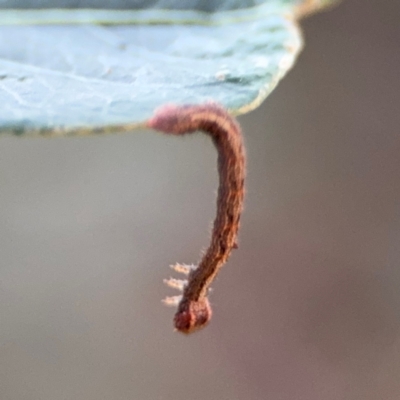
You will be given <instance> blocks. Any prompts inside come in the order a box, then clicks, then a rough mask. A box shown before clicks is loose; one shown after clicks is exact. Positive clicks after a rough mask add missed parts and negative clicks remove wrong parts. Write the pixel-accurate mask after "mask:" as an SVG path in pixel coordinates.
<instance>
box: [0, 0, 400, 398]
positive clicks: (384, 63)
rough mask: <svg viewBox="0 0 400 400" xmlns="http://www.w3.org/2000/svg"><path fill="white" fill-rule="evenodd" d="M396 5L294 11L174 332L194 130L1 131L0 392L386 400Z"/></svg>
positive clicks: (390, 349) (212, 180) (200, 223)
mask: <svg viewBox="0 0 400 400" xmlns="http://www.w3.org/2000/svg"><path fill="white" fill-rule="evenodd" d="M399 16H400V2H398V1H397V0H386V1H384V2H382V1H380V0H369V1H365V0H347V1H344V2H343V3H342V4H341V5H340V6H339V7H337V8H335V9H333V10H332V11H330V12H327V13H323V14H319V15H316V16H314V17H312V18H310V19H307V20H305V21H304V22H303V27H304V33H305V38H306V48H305V50H304V52H303V53H302V55H301V57H300V59H299V61H298V63H297V65H296V66H295V68H294V70H293V71H292V72H291V73H290V74H289V75H288V77H287V78H285V79H284V80H283V82H282V83H281V84H280V85H279V86H278V88H277V89H276V91H275V92H274V93H273V94H272V95H271V97H270V98H269V99H268V100H267V101H266V102H265V103H264V104H263V105H262V106H261V107H260V108H259V109H258V110H256V111H255V112H253V113H251V114H249V115H246V116H244V117H241V118H240V122H241V123H242V126H243V130H244V133H245V138H246V143H247V153H248V180H247V198H246V209H245V212H244V215H243V218H242V229H241V232H240V244H239V249H238V250H236V251H235V253H234V254H233V256H232V257H231V259H230V261H229V262H228V264H227V265H226V266H225V267H224V268H223V270H222V271H221V274H220V275H219V277H218V279H217V281H216V282H215V284H214V285H213V289H214V290H213V292H212V297H211V301H212V305H213V309H214V317H213V320H212V322H211V324H210V325H209V326H208V327H207V328H206V329H205V330H203V331H200V332H198V333H196V334H194V335H192V336H189V337H185V336H182V335H180V334H178V333H175V332H174V331H173V329H172V322H171V320H172V316H173V310H172V309H168V308H165V307H164V306H163V305H162V304H161V299H162V298H163V297H165V296H166V295H172V294H174V293H173V291H172V290H171V289H168V288H167V287H164V285H163V283H162V280H163V279H164V278H168V277H169V276H170V275H171V273H172V271H170V270H169V268H168V265H169V264H172V263H175V262H177V261H179V262H186V263H192V262H196V261H197V260H198V258H199V255H200V252H201V249H203V248H204V247H205V246H206V245H207V243H208V240H209V234H210V228H211V222H212V219H213V217H214V213H215V204H214V203H215V194H216V187H217V175H216V154H215V151H214V149H213V147H212V145H211V143H210V141H209V140H208V139H207V138H206V137H203V136H201V135H195V136H192V137H187V138H184V139H179V138H170V137H163V136H162V135H158V134H156V133H154V132H141V133H133V134H128V135H115V136H104V137H91V138H73V139H31V140H28V139H18V138H11V137H3V138H2V139H1V141H0V187H1V191H0V205H1V207H0V399H1V400H66V399H68V400H69V399H73V400H101V399H107V400H111V399H112V400H187V399H190V400H266V399H268V400H303V399H304V400H361V399H362V400H396V399H399V398H400V380H399V376H400V179H399V175H400V160H399V154H400V135H399V127H400V113H399V111H398V108H399V104H400V95H399V93H400V80H399V71H400V52H399V43H400V25H399V24H398V20H399Z"/></svg>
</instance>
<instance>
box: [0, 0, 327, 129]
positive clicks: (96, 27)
mask: <svg viewBox="0 0 400 400" xmlns="http://www.w3.org/2000/svg"><path fill="white" fill-rule="evenodd" d="M333 2H334V0H313V1H312V0H263V1H261V0H253V1H250V0H248V1H239V0H238V1H235V0H231V1H217V0H215V1H206V0H203V1H194V0H192V1H188V0H186V1H182V0H180V1H177V0H175V1H172V0H160V1H140V0H130V1H129V0H128V1H127V0H125V1H122V0H112V1H111V0H109V1H104V0H103V1H100V0H98V1H94V0H81V1H78V2H77V1H71V0H70V1H68V0H48V1H46V0H36V1H33V0H31V1H27V0H6V1H2V2H1V4H0V104H2V107H1V109H0V132H1V133H12V134H18V135H33V134H46V135H59V136H63V135H78V134H96V133H105V132H118V131H131V130H133V129H135V128H141V127H143V125H144V123H145V122H146V120H147V119H148V118H149V117H150V116H151V115H152V114H153V112H154V110H155V109H157V108H159V107H160V106H161V105H163V104H166V103H175V104H200V103H204V102H206V101H210V100H212V101H216V102H218V103H221V104H222V105H223V106H225V107H226V108H228V109H229V110H230V111H231V112H232V113H234V114H240V113H244V112H247V111H250V110H252V109H254V108H255V107H257V106H258V105H259V104H260V103H261V102H262V101H263V100H264V99H265V98H266V96H268V94H269V93H270V92H271V91H272V90H273V88H274V87H275V86H276V84H277V83H278V81H279V80H280V79H281V78H282V77H283V76H284V75H285V74H286V72H287V71H288V70H289V69H290V68H291V67H292V65H293V63H294V61H295V59H296V57H297V55H298V53H299V51H300V50H301V47H302V39H301V33H300V31H299V28H298V26H297V22H296V21H297V19H298V18H300V17H301V16H303V15H304V14H306V13H310V12H312V11H315V10H317V9H318V8H322V7H323V6H325V5H329V4H330V3H333ZM76 3H79V7H80V8H76V7H77V6H76ZM148 3H152V5H151V6H149V5H148ZM71 4H73V6H74V7H75V8H70V7H72V6H71ZM93 4H94V5H95V6H93ZM146 4H147V5H146Z"/></svg>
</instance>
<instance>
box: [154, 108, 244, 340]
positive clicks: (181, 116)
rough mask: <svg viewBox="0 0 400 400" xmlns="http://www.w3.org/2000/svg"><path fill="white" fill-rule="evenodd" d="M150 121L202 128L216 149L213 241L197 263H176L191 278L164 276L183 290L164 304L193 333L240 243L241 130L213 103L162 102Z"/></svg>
mask: <svg viewBox="0 0 400 400" xmlns="http://www.w3.org/2000/svg"><path fill="white" fill-rule="evenodd" d="M147 126H148V127H149V128H152V129H156V130H158V131H162V132H164V133H167V134H172V135H185V134H189V133H193V132H196V131H202V132H204V133H205V134H207V135H209V136H211V138H212V140H213V143H214V145H215V147H216V149H217V152H218V173H219V188H218V196H217V215H216V218H215V221H214V226H213V230H212V235H211V243H210V246H209V247H208V249H207V250H206V252H205V254H204V256H203V258H202V259H201V261H200V263H199V265H198V267H194V266H188V265H181V264H177V265H175V266H173V267H172V268H173V269H174V270H176V271H178V272H181V273H184V274H186V275H188V279H187V281H186V280H178V279H172V278H171V279H169V280H166V283H167V284H168V285H169V286H171V287H174V288H176V289H179V290H182V291H183V294H182V296H174V297H168V298H167V299H166V300H165V303H166V304H169V305H175V304H176V305H177V306H178V310H177V312H176V314H175V318H174V325H175V328H176V329H177V330H178V331H180V332H182V333H191V332H194V331H196V330H198V329H200V328H202V327H204V326H205V325H206V324H207V323H208V322H209V321H210V319H211V315H212V311H211V307H210V304H209V301H208V299H207V292H208V289H209V287H210V284H211V282H212V281H213V280H214V278H215V277H216V275H217V273H218V272H219V270H220V268H221V267H222V266H223V265H224V264H225V262H226V261H227V260H228V258H229V255H230V253H231V251H232V249H235V248H237V234H238V229H239V223H240V215H241V212H242V209H243V198H244V179H245V152H244V146H243V139H242V134H241V130H240V127H239V125H238V123H237V122H236V120H235V119H234V118H233V117H232V116H230V115H229V114H228V112H227V111H226V110H225V109H224V108H222V107H221V106H219V105H217V104H215V103H206V104H203V105H188V106H175V105H166V106H163V107H162V108H161V109H159V110H157V111H156V112H155V114H154V116H153V117H152V118H151V119H150V120H149V121H148V123H147Z"/></svg>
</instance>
